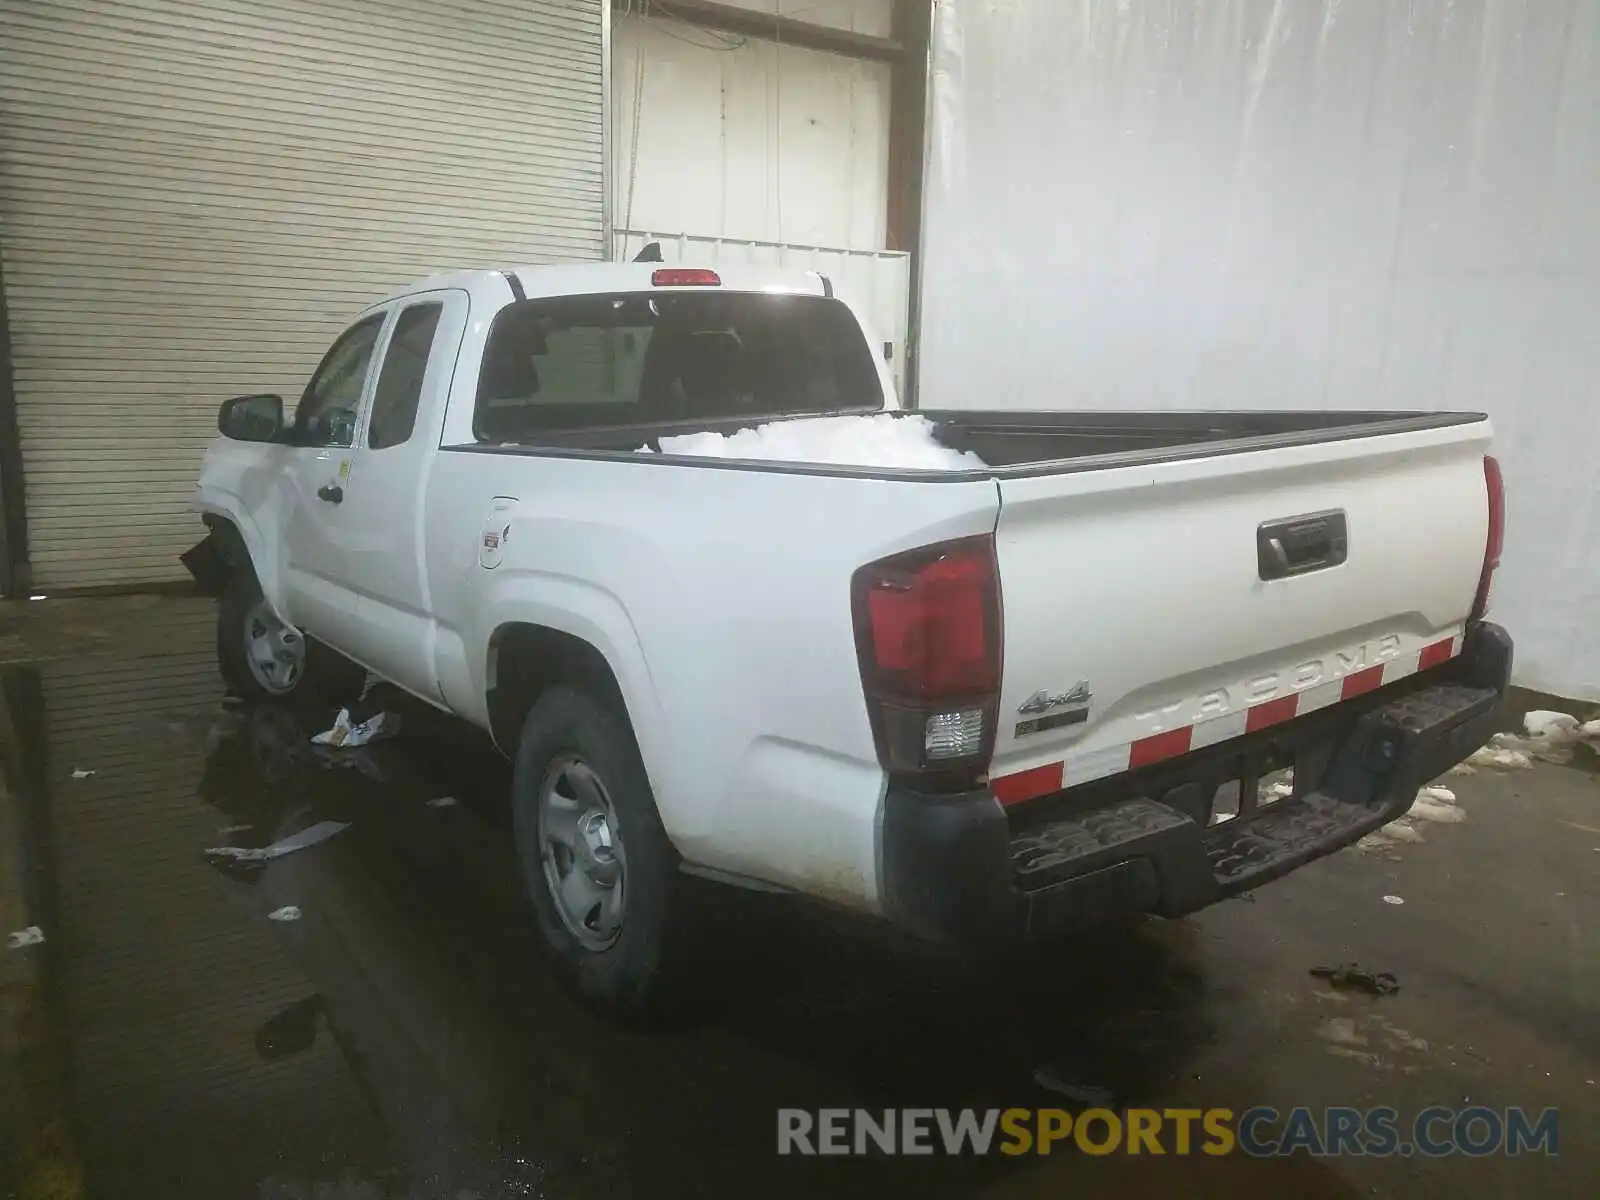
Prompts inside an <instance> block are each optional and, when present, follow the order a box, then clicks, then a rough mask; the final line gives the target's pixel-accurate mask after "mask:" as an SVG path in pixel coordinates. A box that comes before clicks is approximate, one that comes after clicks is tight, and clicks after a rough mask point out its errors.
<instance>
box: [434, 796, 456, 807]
mask: <svg viewBox="0 0 1600 1200" xmlns="http://www.w3.org/2000/svg"><path fill="white" fill-rule="evenodd" d="M455 806H456V798H455V797H454V796H435V797H434V798H433V799H432V800H429V801H428V807H429V808H454V807H455Z"/></svg>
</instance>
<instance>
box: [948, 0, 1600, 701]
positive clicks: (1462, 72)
mask: <svg viewBox="0 0 1600 1200" xmlns="http://www.w3.org/2000/svg"><path fill="white" fill-rule="evenodd" d="M934 39H935V45H934V54H933V99H932V108H931V129H930V170H929V172H928V179H927V188H928V194H927V202H926V203H927V214H926V233H925V246H924V266H923V292H922V306H923V307H922V312H921V331H920V336H919V345H920V352H921V365H920V367H919V385H920V388H921V391H920V403H921V404H922V405H923V406H924V407H928V408H935V407H950V408H998V407H1018V408H1029V407H1049V408H1318V407H1321V408H1417V409H1440V408H1448V409H1469V410H1481V411H1485V412H1488V413H1489V414H1490V415H1491V416H1492V417H1493V418H1494V423H1495V430H1496V444H1497V451H1496V453H1497V454H1498V455H1499V457H1500V459H1501V462H1502V464H1503V466H1504V469H1505V474H1506V480H1507V490H1508V497H1509V515H1508V529H1507V545H1506V551H1505V556H1504V560H1503V566H1502V568H1501V571H1500V574H1499V577H1498V581H1497V584H1496V589H1495V601H1494V612H1495V615H1496V617H1497V618H1498V619H1500V620H1501V621H1503V622H1504V623H1505V624H1507V625H1508V626H1509V627H1510V628H1511V629H1512V632H1513V634H1514V636H1515V637H1516V638H1517V679H1518V682H1520V683H1523V684H1525V685H1526V686H1529V687H1535V688H1540V689H1543V690H1546V691H1552V692H1557V693H1560V694H1563V695H1567V696H1572V697H1577V698H1583V699H1600V495H1597V487H1600V394H1597V392H1600V389H1597V387H1596V380H1597V377H1600V0H1459V2H1452V0H1277V2H1276V3H1275V2H1274V0H986V2H984V3H973V2H972V0H939V3H938V5H937V9H936V14H935V28H934ZM1405 515H1406V514H1404V513H1396V514H1395V519H1396V520H1404V519H1405Z"/></svg>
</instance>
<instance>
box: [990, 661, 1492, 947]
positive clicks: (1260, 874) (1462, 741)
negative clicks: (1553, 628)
mask: <svg viewBox="0 0 1600 1200" xmlns="http://www.w3.org/2000/svg"><path fill="white" fill-rule="evenodd" d="M1499 700H1500V697H1499V694H1498V693H1497V692H1496V691H1494V690H1492V689H1480V688H1468V687H1460V686H1456V685H1450V684H1445V685H1438V686H1434V687H1429V688H1424V689H1422V690H1420V691H1417V692H1413V693H1411V694H1409V695H1406V696H1402V697H1398V698H1396V699H1394V700H1392V701H1390V702H1389V703H1388V704H1385V705H1383V706H1382V707H1380V708H1376V709H1373V710H1372V711H1370V712H1367V713H1366V714H1365V715H1363V716H1362V717H1360V718H1359V720H1357V721H1355V722H1354V724H1353V726H1352V725H1346V726H1345V733H1344V734H1343V735H1342V736H1340V737H1339V739H1338V742H1337V745H1338V749H1337V752H1335V753H1332V754H1331V755H1329V754H1328V753H1327V751H1329V750H1332V749H1333V746H1332V745H1331V744H1330V745H1326V746H1325V750H1324V754H1323V756H1322V760H1321V765H1322V768H1323V769H1321V770H1320V771H1319V772H1318V774H1319V776H1320V778H1318V779H1316V780H1315V781H1314V782H1315V783H1316V790H1311V791H1306V792H1302V793H1300V794H1298V795H1295V796H1291V797H1286V798H1284V799H1282V800H1278V801H1276V802H1275V803H1271V804H1266V805H1262V806H1259V807H1257V806H1255V805H1254V804H1251V805H1249V806H1248V807H1247V809H1246V811H1243V812H1241V814H1240V815H1239V816H1238V817H1237V818H1235V819H1233V820H1229V821H1224V822H1219V823H1217V824H1214V825H1202V824H1201V823H1200V822H1199V821H1197V820H1196V819H1195V817H1194V815H1193V814H1192V812H1184V811H1180V807H1178V806H1173V805H1169V804H1164V803H1162V802H1161V801H1160V800H1157V799H1153V798H1151V797H1149V796H1134V797H1132V798H1130V799H1127V800H1122V801H1118V802H1116V803H1113V804H1109V805H1106V806H1104V807H1101V808H1096V809H1094V810H1092V811H1089V812H1081V813H1076V814H1073V815H1071V816H1065V817H1060V818H1057V819H1054V820H1047V821H1043V822H1040V823H1037V824H1033V825H1030V826H1028V827H1027V828H1025V829H1022V830H1018V831H1016V832H1015V833H1014V834H1013V836H1012V837H1011V840H1010V852H1011V869H1012V878H1013V884H1014V886H1015V887H1016V888H1017V889H1018V890H1019V891H1021V892H1023V893H1025V894H1026V895H1028V896H1029V897H1030V899H1031V901H1032V902H1033V907H1035V908H1037V907H1039V906H1040V905H1045V906H1048V907H1052V908H1053V907H1055V905H1056V903H1057V902H1058V899H1059V898H1060V897H1059V894H1060V893H1062V892H1063V891H1065V890H1067V889H1071V888H1073V887H1074V886H1076V885H1078V884H1080V883H1082V884H1087V883H1088V882H1089V877H1091V876H1094V875H1096V873H1099V874H1100V877H1101V878H1105V877H1107V876H1109V875H1111V874H1122V873H1126V872H1128V871H1130V870H1133V869H1134V868H1135V867H1137V868H1138V869H1139V870H1138V874H1139V875H1140V876H1141V878H1144V879H1148V880H1150V881H1151V882H1152V884H1153V885H1154V890H1155V891H1156V892H1158V893H1159V901H1158V903H1157V904H1156V905H1155V910H1156V911H1158V912H1161V913H1163V914H1166V915H1177V914H1180V913H1184V912H1192V911H1194V910H1195V909H1197V908H1203V907H1204V906H1205V905H1207V904H1210V903H1213V902H1215V901H1216V900H1219V899H1221V898H1223V897H1225V896H1230V895H1234V894H1237V893H1238V892H1241V891H1245V890H1247V889H1249V888H1252V887H1255V886H1258V885H1260V884H1263V883H1266V882H1268V881H1270V880H1273V879H1276V878H1278V877H1279V876H1281V875H1284V874H1287V873H1288V872H1289V871H1292V870H1294V869H1295V868H1296V867H1299V866H1301V865H1303V864H1304V863H1307V862H1310V861H1312V860H1313V859H1317V858H1321V857H1322V856H1324V855H1326V854H1330V853H1332V852H1333V851H1335V850H1338V849H1340V848H1341V847H1343V846H1347V845H1349V844H1350V843H1352V842H1354V841H1356V840H1357V839H1358V838H1360V837H1361V836H1362V835H1363V834H1365V833H1368V832H1370V831H1371V830H1373V829H1376V828H1378V827H1379V826H1381V825H1382V824H1384V823H1385V822H1386V821H1390V820H1392V819H1394V817H1396V816H1398V815H1399V814H1400V813H1402V812H1404V811H1405V810H1406V808H1408V807H1409V806H1410V802H1411V798H1412V797H1413V796H1414V795H1415V792H1416V788H1417V787H1419V786H1421V785H1422V784H1424V783H1426V782H1427V781H1428V780H1429V779H1431V778H1433V777H1434V776H1435V775H1437V774H1438V772H1439V771H1440V770H1443V769H1444V767H1445V766H1448V765H1449V764H1451V763H1454V762H1457V761H1459V760H1460V759H1461V758H1462V757H1464V756H1465V755H1466V754H1468V753H1470V752H1471V750H1472V749H1474V748H1475V747H1476V746H1477V745H1478V744H1480V743H1481V741H1482V740H1483V739H1484V738H1485V737H1487V736H1488V729H1487V727H1486V725H1485V719H1486V718H1488V719H1492V716H1493V713H1494V709H1495V707H1496V706H1497V705H1498V703H1499ZM1306 757H1307V759H1308V760H1310V759H1311V758H1312V757H1313V756H1312V755H1310V754H1308V755H1307V756H1306ZM1248 779H1249V785H1250V786H1251V787H1253V786H1254V782H1255V780H1254V776H1253V774H1250V775H1248ZM1302 782H1312V781H1310V780H1307V781H1302ZM1161 794H1162V795H1164V796H1166V797H1168V798H1169V799H1170V798H1175V797H1176V796H1177V795H1178V794H1179V789H1178V788H1174V787H1172V786H1171V784H1170V783H1169V784H1168V785H1167V786H1166V787H1165V788H1164V789H1163V791H1162V793H1161ZM1205 810H1206V811H1207V812H1209V803H1206V805H1205ZM1139 890H1143V891H1147V892H1148V891H1149V890H1151V889H1149V888H1144V889H1139Z"/></svg>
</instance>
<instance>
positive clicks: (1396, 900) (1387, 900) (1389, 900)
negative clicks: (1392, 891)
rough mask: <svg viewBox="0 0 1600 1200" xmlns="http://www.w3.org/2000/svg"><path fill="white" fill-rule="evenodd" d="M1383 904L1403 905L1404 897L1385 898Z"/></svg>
mask: <svg viewBox="0 0 1600 1200" xmlns="http://www.w3.org/2000/svg"><path fill="white" fill-rule="evenodd" d="M1383 902H1384V903H1385V904H1404V903H1405V902H1406V898H1405V897H1404V896H1385V897H1384V898H1383Z"/></svg>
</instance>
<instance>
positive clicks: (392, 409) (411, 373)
mask: <svg viewBox="0 0 1600 1200" xmlns="http://www.w3.org/2000/svg"><path fill="white" fill-rule="evenodd" d="M443 313H444V305H442V304H413V305H412V306H411V307H410V308H408V309H406V310H405V311H404V312H402V313H401V314H400V319H399V320H398V321H396V322H395V325H394V334H393V336H391V337H390V338H389V348H388V349H387V350H386V351H384V355H383V366H382V368H381V369H380V370H379V371H378V386H377V388H376V389H375V390H374V391H373V394H372V419H371V422H370V423H369V425H368V426H367V445H368V446H369V447H371V448H372V449H373V450H382V449H383V448H384V447H386V446H398V445H400V444H401V443H402V442H404V441H406V440H407V439H409V438H410V437H411V430H412V429H413V428H414V427H415V426H416V423H417V404H418V402H419V401H420V400H421V399H422V377H423V376H424V375H426V374H427V372H428V354H429V352H430V351H431V350H432V349H433V334H434V331H435V330H437V329H438V328H439V318H440V316H441V315H442V314H443Z"/></svg>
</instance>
